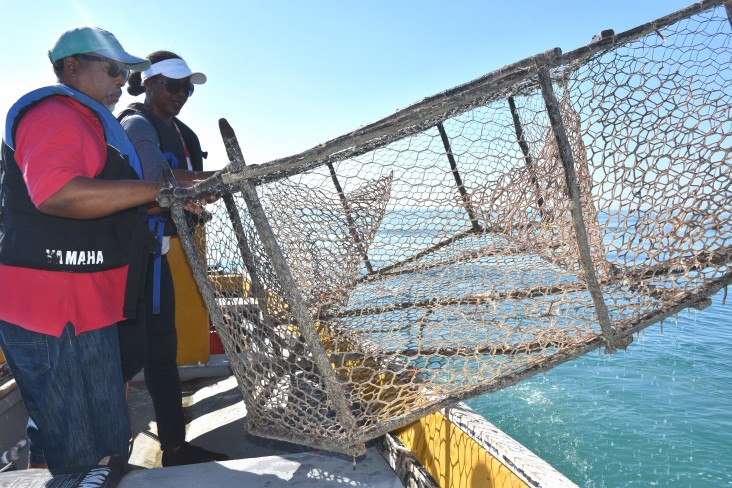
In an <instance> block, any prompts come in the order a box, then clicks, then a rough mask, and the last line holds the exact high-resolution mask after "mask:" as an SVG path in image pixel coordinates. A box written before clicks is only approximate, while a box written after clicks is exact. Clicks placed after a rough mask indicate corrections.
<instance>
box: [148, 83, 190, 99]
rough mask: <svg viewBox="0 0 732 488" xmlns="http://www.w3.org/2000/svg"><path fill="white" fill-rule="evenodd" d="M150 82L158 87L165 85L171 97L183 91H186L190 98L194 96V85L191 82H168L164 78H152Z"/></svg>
mask: <svg viewBox="0 0 732 488" xmlns="http://www.w3.org/2000/svg"><path fill="white" fill-rule="evenodd" d="M150 81H152V82H153V83H157V84H158V85H164V86H165V89H166V90H167V92H168V93H170V94H171V95H175V94H176V93H180V91H181V90H185V91H186V94H187V96H189V97H190V96H191V95H193V83H191V82H190V81H182V80H166V79H164V78H150Z"/></svg>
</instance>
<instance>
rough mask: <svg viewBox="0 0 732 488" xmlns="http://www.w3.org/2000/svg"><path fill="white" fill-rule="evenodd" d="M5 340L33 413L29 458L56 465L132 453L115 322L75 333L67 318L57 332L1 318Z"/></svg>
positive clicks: (0, 330) (80, 463)
mask: <svg viewBox="0 0 732 488" xmlns="http://www.w3.org/2000/svg"><path fill="white" fill-rule="evenodd" d="M0 347H1V348H2V349H3V352H4V353H5V357H6V360H7V363H8V366H9V367H10V371H11V373H12V374H13V377H14V378H15V382H16V383H17V385H18V389H19V390H20V395H21V397H22V398H23V403H24V404H25V408H26V409H27V410H28V414H29V415H30V417H31V419H32V421H31V422H29V432H28V438H29V441H30V443H31V447H30V449H31V461H33V462H38V463H42V462H45V463H46V464H48V467H49V469H50V470H51V472H54V471H56V470H59V469H62V468H66V467H71V466H85V465H91V464H97V463H98V462H99V460H100V459H101V458H103V457H104V456H108V455H111V454H119V455H120V456H122V458H123V459H125V460H126V459H128V458H129V440H130V434H131V432H130V425H129V418H128V415H127V403H126V400H125V389H124V383H123V382H122V369H121V366H120V358H119V343H118V341H117V326H116V325H112V326H109V327H103V328H101V329H97V330H94V331H90V332H84V333H82V334H80V335H78V336H77V335H74V327H73V325H72V324H71V323H68V324H66V327H65V328H64V330H63V333H62V334H61V337H58V338H57V337H54V336H51V335H46V334H40V333H37V332H31V331H29V330H26V329H23V328H22V327H19V326H17V325H14V324H11V323H8V322H5V321H2V320H0ZM36 429H37V430H36ZM39 444H40V445H39Z"/></svg>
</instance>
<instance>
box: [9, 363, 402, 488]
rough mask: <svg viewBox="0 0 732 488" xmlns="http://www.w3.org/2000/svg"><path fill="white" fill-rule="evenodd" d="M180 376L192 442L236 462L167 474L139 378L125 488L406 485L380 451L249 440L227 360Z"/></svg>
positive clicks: (25, 479)
mask: <svg viewBox="0 0 732 488" xmlns="http://www.w3.org/2000/svg"><path fill="white" fill-rule="evenodd" d="M180 370H181V380H182V381H183V383H182V385H183V397H184V398H183V407H184V413H185V416H186V420H187V422H188V423H187V426H186V440H188V441H189V442H191V443H193V444H196V445H198V446H201V447H204V448H207V449H211V450H213V451H217V452H224V453H226V454H228V455H229V457H230V458H231V460H230V461H223V462H210V463H203V464H195V465H188V466H175V467H168V468H163V467H162V465H161V461H160V460H161V452H160V446H159V443H158V441H157V437H156V434H157V427H156V423H155V414H154V411H153V406H152V401H151V400H150V397H149V395H148V393H147V389H146V388H145V384H144V382H143V381H139V380H140V379H141V377H138V378H136V380H138V381H134V380H133V382H132V383H131V385H130V388H129V392H128V398H129V404H130V419H131V422H132V429H133V433H134V434H135V440H134V445H133V449H132V455H131V456H130V461H129V464H130V468H131V470H130V471H128V473H127V474H125V475H124V477H123V478H122V480H121V481H120V483H119V485H118V486H119V488H152V487H155V488H167V487H170V488H173V487H175V488H186V487H191V488H194V487H195V488H201V487H211V488H214V487H215V488H219V487H221V488H228V487H237V488H240V487H243V486H246V487H248V488H258V487H267V488H278V487H283V488H284V487H293V486H297V487H301V486H302V487H307V486H312V487H316V486H317V487H330V486H333V487H347V486H348V487H351V486H354V487H374V488H401V487H403V485H402V483H401V482H400V481H399V478H398V477H397V475H396V474H395V473H394V471H393V470H392V468H391V467H390V466H389V464H388V463H387V462H386V460H385V459H384V458H383V457H382V456H381V454H380V453H379V452H378V450H377V449H376V448H375V447H369V448H368V450H367V452H366V454H365V455H363V456H359V457H358V458H356V459H355V460H354V458H352V457H350V456H345V455H341V454H335V453H329V452H322V451H316V450H313V449H310V448H305V447H302V446H298V445H294V444H289V443H286V442H281V441H275V440H270V439H263V438H260V437H254V436H251V435H249V434H248V433H247V432H246V429H245V423H246V420H245V418H246V408H245V406H244V402H243V401H242V397H241V394H240V393H239V389H238V387H237V384H236V380H235V378H234V377H233V376H231V375H230V374H229V371H228V365H227V364H226V361H225V359H223V357H221V358H217V357H215V356H212V358H211V360H210V361H209V363H208V364H207V365H205V366H200V367H182V368H181V369H180ZM26 450H27V448H26ZM50 478H51V476H50V473H49V472H48V471H47V470H41V469H30V470H21V471H12V472H9V473H7V474H5V473H0V488H5V487H13V488H21V487H22V488H26V487H34V488H35V487H45V486H49V485H48V484H47V483H48V482H49V481H50ZM51 486H55V485H51Z"/></svg>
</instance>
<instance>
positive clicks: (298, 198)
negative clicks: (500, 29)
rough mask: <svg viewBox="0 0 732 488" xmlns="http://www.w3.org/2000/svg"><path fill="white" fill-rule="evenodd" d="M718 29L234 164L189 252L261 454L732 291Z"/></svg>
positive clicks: (558, 359) (534, 72) (464, 393)
mask: <svg viewBox="0 0 732 488" xmlns="http://www.w3.org/2000/svg"><path fill="white" fill-rule="evenodd" d="M731 39H732V37H731V36H730V19H729V18H728V16H727V11H726V9H725V7H724V4H723V2H722V1H721V0H720V1H709V2H702V3H699V4H695V5H692V6H690V7H688V8H686V9H684V10H681V11H678V12H676V13H673V14H671V15H669V16H666V17H664V18H661V19H658V20H656V21H654V22H651V23H649V24H645V25H643V26H640V27H637V28H635V29H632V30H630V31H628V32H625V33H622V34H618V35H615V34H614V33H613V32H612V31H606V32H604V33H603V35H602V36H601V37H599V38H598V39H596V40H593V42H592V43H590V44H588V45H587V46H584V47H582V48H579V49H577V50H575V51H572V52H569V53H566V54H562V53H561V51H560V50H559V49H554V50H550V51H547V52H545V53H543V54H540V55H537V56H534V57H531V58H527V59H524V60H522V61H519V62H517V63H515V64H512V65H509V66H506V67H504V68H502V69H499V70H497V71H495V72H492V73H489V74H488V75H485V76H483V77H482V78H479V79H477V80H474V81H472V82H469V83H466V84H464V85H461V86H458V87H455V88H452V89H450V90H447V91H445V92H442V93H440V94H438V95H435V96H433V97H430V98H427V99H424V100H422V101H421V102H418V103H416V104H414V105H412V106H410V107H407V108H405V109H403V110H400V111H398V112H396V113H395V114H393V115H391V116H389V117H387V118H385V119H382V120H380V121H378V122H375V123H373V124H371V125H368V126H366V127H363V128H361V129H359V130H357V131H354V132H351V133H349V134H346V135H344V136H342V137H339V138H336V139H334V140H331V141H329V142H327V143H325V144H322V145H320V146H317V147H315V148H313V149H311V150H309V151H306V152H303V153H301V154H298V155H296V156H293V157H289V158H283V159H279V160H276V161H272V162H270V163H266V164H262V165H258V166H252V167H247V166H246V164H245V162H244V158H243V156H242V154H241V150H240V148H239V145H238V143H237V141H236V137H235V135H234V133H233V130H231V127H229V125H228V124H227V123H226V121H225V120H223V119H222V121H221V124H220V125H221V131H222V135H223V138H224V143H225V145H226V148H227V152H228V154H229V158H230V161H231V162H230V163H229V164H228V165H227V166H226V168H224V169H223V170H221V171H220V172H218V173H217V174H216V175H215V176H214V177H212V178H210V179H208V180H206V181H204V182H202V183H200V184H198V185H196V186H195V187H193V188H189V189H185V190H184V189H180V188H168V189H166V190H164V191H163V192H161V197H160V200H161V203H163V204H166V205H168V206H171V208H172V211H173V215H174V218H175V220H176V223H177V224H178V227H179V228H185V225H186V224H185V216H184V212H183V207H182V206H183V203H184V201H185V200H186V199H187V198H191V197H194V196H197V195H201V194H203V193H207V192H208V193H210V192H215V193H218V194H220V195H221V198H220V199H219V200H218V201H217V202H216V203H215V204H213V205H212V206H211V207H210V208H209V210H210V212H211V215H212V218H211V220H210V221H209V222H207V223H206V225H205V232H202V231H200V230H198V231H196V232H191V233H183V235H182V236H181V237H182V243H183V246H184V248H185V250H186V253H187V256H188V259H189V261H190V263H191V267H192V269H193V270H194V275H195V277H196V280H197V282H198V285H199V287H200V289H201V292H202V294H203V296H204V300H205V302H206V305H207V307H208V309H209V313H210V316H211V319H212V322H213V324H214V326H215V328H216V330H217V331H218V333H219V336H220V337H221V339H222V342H223V345H224V349H225V352H226V354H227V356H228V358H229V361H230V364H231V367H232V370H233V372H234V374H235V376H236V378H237V380H238V383H239V387H240V389H241V392H242V394H243V396H244V400H245V402H246V405H247V410H248V417H247V418H248V429H249V431H250V432H252V433H253V434H256V435H260V436H264V437H269V438H276V439H281V440H285V441H290V442H296V443H300V444H304V445H308V446H312V447H315V448H320V449H325V450H330V451H338V452H343V453H350V454H358V453H360V452H362V451H363V449H364V443H365V442H367V441H368V440H370V439H373V438H375V437H377V436H379V435H382V434H384V433H386V432H388V431H391V430H393V429H395V428H398V427H401V426H404V425H406V424H408V423H410V422H411V421H414V420H416V419H418V418H420V417H422V416H424V415H426V414H429V413H431V412H434V411H436V410H438V409H440V408H443V407H447V406H450V405H452V404H454V403H456V402H458V401H461V400H465V399H467V398H470V397H475V396H477V395H481V394H484V393H487V392H493V391H497V390H500V389H502V388H505V387H507V386H510V385H513V384H515V383H518V382H519V381H521V380H523V379H525V378H528V377H530V376H532V375H535V374H537V373H540V372H545V371H547V370H549V369H551V368H553V367H555V366H557V365H559V364H561V363H564V362H566V361H569V360H571V359H574V358H577V357H579V356H581V355H583V354H585V353H587V352H589V351H591V350H594V349H597V348H601V347H604V349H605V351H607V352H610V353H611V352H613V351H615V350H616V348H618V347H622V348H624V347H626V346H627V345H628V344H629V343H630V342H631V341H632V336H633V334H634V333H636V332H638V331H640V330H642V329H643V328H645V327H648V326H650V325H652V324H654V323H657V322H659V321H661V320H663V319H664V318H667V317H669V316H672V315H674V314H676V313H678V312H679V311H680V310H683V309H685V308H688V307H696V308H704V306H706V304H708V303H709V297H710V296H711V295H713V294H714V293H716V292H717V291H718V290H720V289H722V288H725V287H726V286H727V285H728V284H729V283H730V281H732V270H731V269H730V259H732V232H731V231H730V229H732V215H731V213H732V191H730V190H731V189H732V180H731V178H732V167H731V163H730V150H731V147H732V134H731V129H732V122H731V120H732V117H730V115H731V114H730V110H732V108H731V107H732V103H731V102H732V100H730V98H731V97H732V92H731V91H730V89H729V87H730V86H732V84H730V78H731V77H732V68H731V66H732V64H731V63H730V54H731V52H732V50H731V47H730V41H731Z"/></svg>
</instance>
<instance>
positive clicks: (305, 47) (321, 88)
mask: <svg viewBox="0 0 732 488" xmlns="http://www.w3.org/2000/svg"><path fill="white" fill-rule="evenodd" d="M691 3H692V2H689V1H680V0H665V1H660V0H657V1H650V0H633V1H631V0H617V1H611V2H599V1H587V0H584V1H581V0H564V1H562V0H553V1H550V0H543V1H541V0H525V1H523V2H519V1H516V0H503V1H500V2H499V1H491V0H483V1H478V0H470V1H468V0H453V1H450V2H446V1H443V2H437V1H433V0H421V1H416V0H415V1H399V0H374V1H346V0H341V1H336V0H310V1H305V0H301V1H295V0H289V1H274V0H271V1H266V2H265V1H257V2H254V1H248V0H237V1H233V0H232V1H218V0H209V1H207V2H188V1H185V0H178V1H169V0H145V1H142V0H125V1H117V2H108V1H103V0H45V1H20V2H19V1H17V0H12V1H11V0H0V12H2V17H3V21H4V22H3V27H2V29H0V59H2V60H3V66H4V68H3V70H2V75H1V76H0V112H1V113H2V116H3V119H4V117H5V114H6V113H7V110H8V108H9V106H10V105H11V104H12V103H13V102H14V101H15V100H16V99H17V98H18V97H19V96H21V95H22V94H23V93H25V92H26V91H28V90H30V89H32V88H35V87H38V86H42V85H46V84H50V83H53V82H54V81H55V78H54V76H53V72H52V70H51V65H50V62H49V61H48V58H47V56H46V53H47V51H48V49H49V47H50V46H51V44H52V43H53V41H54V39H55V38H56V37H57V36H58V35H59V34H60V33H61V32H62V31H64V30H65V29H67V28H68V27H71V26H77V25H83V24H86V25H97V26H99V27H102V28H104V29H107V30H109V31H111V32H113V33H114V34H115V35H116V36H117V38H118V39H119V40H120V42H121V43H122V45H123V46H124V47H125V49H126V50H127V51H128V52H130V53H132V54H135V55H139V56H145V55H146V54H148V53H150V52H152V51H156V50H160V49H166V50H170V51H174V52H176V53H178V54H179V55H180V56H182V57H183V58H185V59H186V60H187V62H188V64H189V65H190V66H191V68H192V69H194V70H197V71H203V72H204V73H206V75H207V76H208V79H209V82H208V83H206V84H205V85H203V86H200V87H198V88H197V89H196V92H195V94H194V95H193V97H191V98H190V99H189V101H188V104H187V105H186V106H185V107H184V109H183V111H182V112H181V115H180V118H181V120H183V121H184V122H186V123H187V124H188V125H190V126H191V127H192V128H193V129H194V130H195V131H196V132H197V133H198V135H199V137H200V138H201V141H202V144H203V146H204V149H206V150H208V151H209V153H210V156H209V160H208V161H207V162H206V168H207V169H218V168H221V167H223V166H224V165H225V164H226V162H227V160H226V153H225V151H224V147H223V143H222V142H221V137H220V135H219V132H218V120H219V118H222V117H224V118H226V119H228V121H229V123H230V124H231V125H232V126H233V127H234V129H235V131H236V133H237V136H238V138H239V142H240V144H241V146H242V151H243V153H244V156H245V158H246V160H247V163H249V164H259V163H264V162H267V161H270V160H272V159H276V158H280V157H284V156H289V155H292V154H296V153H298V152H301V151H304V150H306V149H309V148H311V147H313V146H315V145H317V144H319V143H322V142H325V141H327V140H330V139H332V138H334V137H337V136H339V135H341V134H344V133H346V132H350V131H352V130H354V129H357V128H358V127H360V126H363V125H365V124H368V123H371V122H374V121H376V120H378V119H380V118H382V117H385V116H387V115H389V114H391V113H393V112H394V111H395V110H398V109H400V108H403V107H406V106H408V105H410V104H412V103H414V102H417V101H419V100H421V99H423V98H424V97H427V96H431V95H434V94H435V93H438V92H441V91H443V90H446V89H448V88H451V87H453V86H455V85H458V84H462V83H465V82H467V81H470V80H472V79H474V78H477V77H479V76H482V75H483V74H485V73H488V72H490V71H493V70H495V69H498V68H500V67H502V66H504V65H506V64H508V63H512V62H514V61H518V60H520V59H523V58H525V57H528V56H531V55H534V54H537V53H540V52H543V51H546V50H547V49H550V48H553V47H560V48H562V50H563V51H565V52H568V51H571V50H573V49H575V48H578V47H580V46H583V45H585V44H587V43H588V42H589V41H590V39H591V38H592V36H593V35H594V34H596V33H598V32H600V31H601V30H603V29H608V28H612V29H614V30H615V31H616V32H622V31H625V30H628V29H630V28H632V27H635V26H637V25H640V24H643V23H645V22H648V21H651V20H654V19H656V18H658V17H661V16H663V15H666V14H669V13H671V12H674V11H676V10H679V9H681V8H684V7H686V6H687V5H690V4H691ZM135 100H139V101H142V96H140V97H138V98H137V99H134V98H132V97H130V96H128V95H127V94H125V96H124V97H123V98H122V100H121V101H120V104H119V105H118V106H117V110H119V109H121V108H122V107H123V106H124V105H126V104H127V103H129V102H131V101H135Z"/></svg>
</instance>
